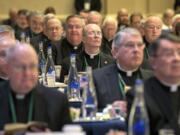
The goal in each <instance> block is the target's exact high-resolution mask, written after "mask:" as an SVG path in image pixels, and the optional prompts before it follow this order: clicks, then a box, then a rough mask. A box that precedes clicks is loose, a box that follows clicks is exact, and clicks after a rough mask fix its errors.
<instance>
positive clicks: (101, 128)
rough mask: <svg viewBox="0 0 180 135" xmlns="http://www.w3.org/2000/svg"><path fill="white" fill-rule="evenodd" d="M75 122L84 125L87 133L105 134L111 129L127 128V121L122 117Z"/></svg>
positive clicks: (89, 134)
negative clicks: (121, 118)
mask: <svg viewBox="0 0 180 135" xmlns="http://www.w3.org/2000/svg"><path fill="white" fill-rule="evenodd" d="M74 124H79V125H81V126H82V128H83V130H84V131H85V132H86V135H105V134H106V133H107V132H108V131H109V130H110V129H114V130H122V131H125V130H126V123H125V122H124V121H121V120H120V119H111V120H100V121H76V122H74Z"/></svg>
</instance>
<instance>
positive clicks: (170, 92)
mask: <svg viewBox="0 0 180 135" xmlns="http://www.w3.org/2000/svg"><path fill="white" fill-rule="evenodd" d="M150 60H151V64H152V68H153V70H154V75H155V77H151V78H149V79H148V80H147V81H146V82H145V90H144V95H145V103H146V108H147V111H148V115H149V123H150V132H151V133H150V134H151V135H158V132H159V131H160V130H161V129H171V130H174V131H175V135H180V39H179V38H178V37H176V36H174V35H170V34H169V35H162V36H161V37H160V38H158V39H157V40H156V41H155V42H154V43H153V44H152V46H151V54H150ZM127 98H130V92H129V93H128V94H127ZM129 101H130V100H129Z"/></svg>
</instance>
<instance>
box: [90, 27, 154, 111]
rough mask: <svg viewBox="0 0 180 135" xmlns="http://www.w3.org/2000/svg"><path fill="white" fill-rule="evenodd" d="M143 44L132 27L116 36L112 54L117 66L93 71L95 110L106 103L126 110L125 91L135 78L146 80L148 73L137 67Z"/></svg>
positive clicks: (139, 63)
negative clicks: (96, 99)
mask: <svg viewBox="0 0 180 135" xmlns="http://www.w3.org/2000/svg"><path fill="white" fill-rule="evenodd" d="M144 47H145V46H144V44H143V39H142V37H141V34H140V33H139V31H138V30H136V29H133V28H125V29H124V30H122V31H120V32H119V33H117V34H116V36H115V38H114V41H113V46H112V54H113V56H114V58H115V59H116V63H113V64H111V65H108V66H106V67H104V68H102V69H99V70H96V71H95V72H94V83H95V87H96V92H97V98H98V108H99V109H103V108H104V107H106V105H107V104H112V103H113V102H114V103H115V104H119V105H120V106H121V105H122V106H123V108H121V109H122V110H126V109H125V108H126V107H125V105H124V104H125V102H124V101H120V102H119V103H118V102H115V101H119V100H125V99H126V97H125V89H126V88H127V86H128V87H129V86H130V87H132V86H133V85H134V82H135V80H136V79H138V78H141V79H143V80H144V79H147V78H148V77H149V76H150V75H151V73H150V72H149V71H147V70H143V69H141V68H140V66H141V64H142V61H143V54H144V53H143V51H144Z"/></svg>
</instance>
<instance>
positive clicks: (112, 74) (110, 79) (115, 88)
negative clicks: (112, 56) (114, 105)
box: [104, 64, 122, 100]
mask: <svg viewBox="0 0 180 135" xmlns="http://www.w3.org/2000/svg"><path fill="white" fill-rule="evenodd" d="M117 73H118V72H117V67H116V64H113V67H110V68H109V72H107V73H106V78H104V79H106V86H107V88H108V89H109V90H111V91H109V92H110V93H109V95H112V94H113V97H112V98H113V99H116V100H118V99H121V96H122V95H121V94H120V90H119V81H118V74H117ZM112 84H114V85H112Z"/></svg>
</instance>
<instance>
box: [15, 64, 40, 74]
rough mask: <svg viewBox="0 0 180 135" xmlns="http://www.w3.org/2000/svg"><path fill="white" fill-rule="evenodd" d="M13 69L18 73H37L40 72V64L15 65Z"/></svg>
mask: <svg viewBox="0 0 180 135" xmlns="http://www.w3.org/2000/svg"><path fill="white" fill-rule="evenodd" d="M13 68H14V70H15V71H16V72H20V73H21V72H25V71H27V70H29V71H37V70H38V64H30V65H13Z"/></svg>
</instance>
